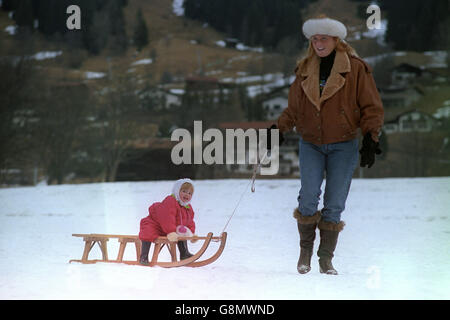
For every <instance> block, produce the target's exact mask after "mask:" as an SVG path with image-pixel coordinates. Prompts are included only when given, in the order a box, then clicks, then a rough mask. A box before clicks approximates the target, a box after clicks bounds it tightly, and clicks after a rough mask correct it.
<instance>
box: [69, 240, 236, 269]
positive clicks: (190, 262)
mask: <svg viewBox="0 0 450 320" xmlns="http://www.w3.org/2000/svg"><path fill="white" fill-rule="evenodd" d="M72 236H74V237H81V238H83V241H84V251H83V256H82V258H81V260H70V261H69V263H71V262H81V263H85V264H90V263H97V262H110V263H125V264H129V265H141V264H140V263H139V257H140V255H141V241H140V240H139V237H138V236H136V235H116V234H92V233H91V234H72ZM114 238H117V239H118V241H119V243H120V247H119V253H118V255H117V258H116V259H115V260H110V259H109V257H108V248H107V242H108V241H109V239H114ZM194 238H195V239H196V240H204V242H203V245H202V247H201V248H200V250H199V251H198V252H197V253H196V254H194V255H193V256H192V257H190V258H188V259H183V260H180V261H178V260H177V254H176V242H170V241H169V240H168V239H167V237H159V238H157V239H156V240H155V241H154V246H153V255H152V259H151V261H150V263H149V266H150V267H154V266H159V267H163V268H173V267H181V266H187V267H193V268H196V267H203V266H206V265H208V264H210V263H213V262H214V261H216V260H217V259H218V258H219V257H220V255H221V254H222V252H223V250H224V248H225V243H226V239H227V233H226V232H223V233H222V235H221V236H220V237H213V234H212V232H210V233H208V235H207V236H206V237H198V236H196V237H179V238H178V240H179V241H183V240H193V239H194ZM211 241H214V242H218V241H220V245H219V248H218V249H217V252H216V253H215V254H214V255H213V256H212V257H210V258H208V259H206V260H201V261H197V260H198V259H199V258H200V257H201V256H202V255H203V254H204V253H205V251H206V249H207V248H208V246H209V244H210V242H211ZM130 242H131V243H134V245H135V249H136V260H123V255H124V252H125V248H126V245H127V244H128V243H130ZM95 244H98V246H99V247H100V250H101V252H102V259H89V253H90V251H91V250H92V248H93V247H94V246H95ZM164 246H165V247H167V249H168V250H169V253H170V256H171V261H170V262H163V261H158V256H159V254H160V252H161V250H162V248H163V247H164Z"/></svg>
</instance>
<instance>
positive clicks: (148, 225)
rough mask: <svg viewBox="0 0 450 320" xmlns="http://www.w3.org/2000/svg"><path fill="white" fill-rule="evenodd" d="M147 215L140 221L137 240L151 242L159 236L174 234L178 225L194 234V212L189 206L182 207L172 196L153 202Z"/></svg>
mask: <svg viewBox="0 0 450 320" xmlns="http://www.w3.org/2000/svg"><path fill="white" fill-rule="evenodd" d="M148 212H149V215H148V216H147V217H145V218H143V219H142V220H141V228H140V231H139V239H140V240H142V241H150V242H153V241H154V240H155V239H156V238H158V237H159V236H166V235H167V234H169V233H171V232H176V228H177V226H178V225H184V226H186V227H188V228H189V229H190V230H191V231H192V233H195V222H194V210H192V206H191V205H190V204H189V205H187V206H185V207H184V206H182V205H180V204H179V203H178V201H177V200H176V199H175V197H174V196H172V195H170V196H167V197H166V198H165V199H164V200H163V201H162V202H155V203H153V204H152V205H151V206H150V207H149V208H148Z"/></svg>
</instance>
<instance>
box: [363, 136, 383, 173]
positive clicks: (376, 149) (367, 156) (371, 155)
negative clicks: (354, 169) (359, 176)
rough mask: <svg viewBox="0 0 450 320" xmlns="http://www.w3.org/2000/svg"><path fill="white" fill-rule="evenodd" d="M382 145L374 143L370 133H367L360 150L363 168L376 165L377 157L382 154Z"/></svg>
mask: <svg viewBox="0 0 450 320" xmlns="http://www.w3.org/2000/svg"><path fill="white" fill-rule="evenodd" d="M381 152H382V151H381V149H380V144H379V143H378V142H375V141H373V139H372V136H371V134H370V132H368V133H366V135H365V136H364V139H363V142H362V148H361V150H359V153H360V154H361V164H360V166H361V167H365V166H366V165H367V167H368V168H370V167H372V166H373V164H374V163H375V155H376V154H381Z"/></svg>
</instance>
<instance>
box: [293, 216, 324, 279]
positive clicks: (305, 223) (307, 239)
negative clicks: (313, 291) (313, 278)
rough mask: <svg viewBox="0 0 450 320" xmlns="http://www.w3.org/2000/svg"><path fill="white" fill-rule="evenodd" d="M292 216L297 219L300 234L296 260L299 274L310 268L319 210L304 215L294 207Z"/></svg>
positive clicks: (306, 271)
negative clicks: (298, 253)
mask: <svg viewBox="0 0 450 320" xmlns="http://www.w3.org/2000/svg"><path fill="white" fill-rule="evenodd" d="M294 218H296V219H297V227H298V233H299V234H300V257H299V259H298V262H297V271H298V272H299V273H301V274H305V273H308V272H309V271H310V270H311V257H312V255H313V247H314V239H315V238H316V227H317V223H318V222H319V220H320V211H317V212H316V213H315V214H314V215H312V216H304V215H302V214H301V213H300V211H298V209H295V211H294Z"/></svg>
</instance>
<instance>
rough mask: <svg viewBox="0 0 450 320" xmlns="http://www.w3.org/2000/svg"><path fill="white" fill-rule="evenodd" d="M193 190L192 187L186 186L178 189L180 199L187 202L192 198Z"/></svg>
mask: <svg viewBox="0 0 450 320" xmlns="http://www.w3.org/2000/svg"><path fill="white" fill-rule="evenodd" d="M193 193H194V190H193V189H192V188H186V189H181V190H180V199H181V201H183V202H185V203H188V202H189V201H191V199H192V194H193Z"/></svg>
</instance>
